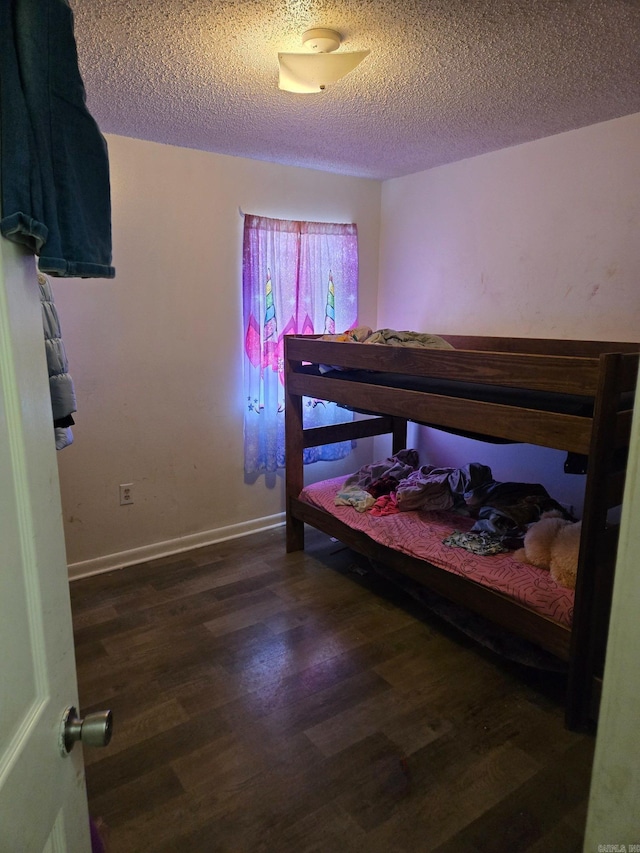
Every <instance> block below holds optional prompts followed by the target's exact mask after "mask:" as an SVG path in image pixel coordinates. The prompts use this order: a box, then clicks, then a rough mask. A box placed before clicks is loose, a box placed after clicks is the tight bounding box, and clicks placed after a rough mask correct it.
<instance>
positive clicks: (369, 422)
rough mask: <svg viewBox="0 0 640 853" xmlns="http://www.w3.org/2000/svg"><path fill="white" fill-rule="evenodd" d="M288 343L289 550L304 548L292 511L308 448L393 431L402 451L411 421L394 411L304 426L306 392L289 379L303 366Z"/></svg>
mask: <svg viewBox="0 0 640 853" xmlns="http://www.w3.org/2000/svg"><path fill="white" fill-rule="evenodd" d="M287 344H288V342H287V339H286V338H285V389H286V391H285V398H286V404H285V416H284V421H285V434H286V436H287V438H286V442H285V443H286V448H287V464H286V469H285V491H286V495H287V498H286V548H287V552H291V551H301V550H302V549H303V548H304V522H303V521H302V520H301V519H300V518H298V517H296V515H295V514H294V513H293V512H292V510H291V499H292V498H297V496H298V495H299V494H300V492H301V491H302V487H303V485H304V461H303V460H304V450H305V448H307V447H316V446H317V445H321V444H331V443H333V442H339V441H357V440H358V439H360V438H368V437H371V436H376V435H385V434H387V433H390V434H391V440H392V451H393V453H398V451H400V450H402V448H404V447H406V446H407V421H406V419H405V418H400V417H395V416H393V415H382V416H378V417H371V418H367V419H365V420H352V421H346V422H345V423H341V424H333V425H331V426H326V427H314V428H310V429H304V420H303V406H302V396H301V395H300V394H295V393H292V392H291V390H290V383H289V381H288V378H289V376H290V375H291V374H292V373H295V372H296V370H299V369H300V366H301V364H302V362H301V361H299V360H297V359H290V358H289V357H288V354H287V350H288V346H287Z"/></svg>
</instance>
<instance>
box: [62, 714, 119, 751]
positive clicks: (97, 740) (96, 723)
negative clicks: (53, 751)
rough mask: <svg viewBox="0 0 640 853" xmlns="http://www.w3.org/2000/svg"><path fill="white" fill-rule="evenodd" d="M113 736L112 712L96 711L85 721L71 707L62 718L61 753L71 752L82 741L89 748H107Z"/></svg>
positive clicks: (88, 715) (85, 718)
mask: <svg viewBox="0 0 640 853" xmlns="http://www.w3.org/2000/svg"><path fill="white" fill-rule="evenodd" d="M112 734H113V714H112V713H111V711H96V712H95V713H94V714H87V716H86V717H84V719H80V718H79V717H78V712H77V710H76V709H75V708H74V707H73V705H71V706H70V707H69V708H67V710H66V711H65V712H64V716H63V717H62V730H61V737H60V740H61V744H60V751H61V752H62V754H63V755H66V754H67V753H69V752H71V750H72V749H73V746H74V744H75V743H76V741H79V740H81V741H82V743H84V744H86V745H87V746H107V744H108V743H109V741H110V740H111V735H112Z"/></svg>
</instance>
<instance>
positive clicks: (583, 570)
mask: <svg viewBox="0 0 640 853" xmlns="http://www.w3.org/2000/svg"><path fill="white" fill-rule="evenodd" d="M441 340H443V341H444V342H445V344H444V345H445V346H449V347H452V348H450V349H441V348H437V349H432V348H427V347H424V348H423V347H402V346H400V347H397V346H385V345H381V344H375V345H374V344H367V343H358V342H349V343H345V342H337V341H333V340H326V339H323V338H321V337H315V336H306V335H301V336H290V337H287V338H286V339H285V379H286V381H285V384H286V394H287V406H286V412H285V418H286V427H287V429H286V433H287V450H286V452H287V473H286V480H287V547H288V549H289V550H296V549H299V548H302V547H304V524H305V523H307V524H311V525H313V526H315V527H317V528H319V529H321V530H323V531H324V532H326V533H328V534H330V535H332V536H335V537H336V538H337V539H339V540H341V541H343V542H344V543H345V544H347V545H349V546H350V547H352V548H354V549H355V550H356V551H359V552H361V553H363V554H365V555H366V556H368V557H369V558H371V559H372V560H376V561H379V562H382V563H385V564H386V565H389V566H390V567H392V568H393V569H395V570H396V571H399V572H401V573H402V574H405V575H408V576H409V577H411V578H413V579H414V580H416V581H417V582H418V583H420V584H423V585H424V586H426V587H428V588H429V589H431V590H432V591H435V592H437V593H439V594H440V595H443V596H445V597H446V598H448V599H450V600H452V601H454V602H456V603H457V604H461V605H463V606H465V607H467V608H469V609H471V610H472V611H474V612H476V613H479V614H480V615H482V616H484V617H486V618H487V619H489V620H491V621H494V622H495V623H496V624H498V625H500V626H501V627H503V628H506V629H507V630H509V631H512V632H514V633H515V634H516V635H518V636H520V637H523V638H525V639H526V640H529V641H531V642H533V643H535V644H537V645H538V646H540V647H541V648H543V649H545V650H546V651H549V652H551V653H552V654H553V655H555V656H557V657H558V658H559V659H561V660H563V661H566V662H567V664H568V668H569V689H568V698H567V724H568V725H570V726H571V727H572V728H577V727H584V726H585V725H586V724H587V721H588V720H591V719H593V718H594V717H595V715H596V707H597V699H598V696H597V692H598V680H599V678H600V676H601V674H602V668H603V664H604V651H605V647H606V631H607V628H608V610H609V601H610V594H611V587H612V582H613V565H614V559H615V544H616V531H615V527H613V526H611V525H609V524H608V522H607V515H608V511H609V509H610V508H611V507H613V506H616V505H619V504H620V503H621V502H622V492H623V487H624V474H625V458H626V453H625V450H626V447H627V446H628V441H629V434H630V426H631V417H632V412H633V396H634V391H635V386H636V380H637V372H638V352H639V351H640V344H638V343H632V342H607V341H604V342H603V341H560V340H547V339H524V338H496V337H479V336H449V335H444V336H441ZM303 396H305V397H315V398H318V399H324V400H331V401H334V402H336V403H338V404H339V405H343V406H344V407H346V408H349V409H352V410H355V411H358V412H362V413H365V414H367V415H369V416H370V417H368V418H366V419H359V420H352V421H350V422H347V423H344V424H338V425H335V426H333V427H322V428H315V429H305V428H304V426H303V422H302V397H303ZM407 421H414V422H417V423H420V424H425V425H429V426H433V427H436V428H439V429H445V430H449V431H452V432H456V433H461V434H464V435H470V436H472V437H482V438H485V439H488V440H496V441H499V442H501V441H517V442H524V443H528V444H536V445H542V446H546V447H552V448H556V449H560V450H565V451H568V452H570V453H572V454H578V455H580V456H583V457H585V458H586V459H588V471H587V478H586V485H585V504H584V511H583V530H582V539H581V545H580V559H579V570H578V581H577V585H576V591H575V600H574V602H573V612H570V611H571V607H570V606H569V610H567V609H566V608H565V610H564V611H563V612H564V616H563V617H561V618H554V617H553V616H550V615H549V614H547V613H543V612H540V611H539V610H536V609H535V608H532V607H531V606H530V605H528V604H527V602H526V601H521V600H517V599H514V598H513V597H511V596H510V595H509V594H506V593H505V592H504V591H502V590H499V589H492V588H490V587H488V586H486V585H484V584H483V583H479V582H478V581H477V580H475V579H469V578H468V577H465V576H464V573H463V574H462V575H461V574H460V573H456V572H455V571H454V572H451V571H443V569H442V568H441V567H440V566H438V564H437V561H436V562H435V563H434V562H432V561H429V560H428V559H425V558H424V557H422V558H421V557H417V556H415V555H411V554H407V553H403V552H402V550H399V549H398V548H397V547H393V542H389V543H388V544H381V542H380V541H375V539H374V538H373V537H372V536H371V535H370V534H369V533H367V532H366V531H364V530H359V529H357V527H358V525H357V524H355V523H354V522H353V520H351V521H349V520H348V519H346V518H345V517H344V513H343V514H342V517H340V513H339V512H336V511H335V510H332V509H331V508H330V507H329V505H328V503H329V502H328V501H327V500H326V498H325V501H324V505H323V504H322V501H321V500H318V501H316V500H315V498H314V496H313V490H312V492H307V493H303V474H302V452H303V450H304V448H305V447H310V446H314V445H318V444H325V443H329V442H332V441H338V440H345V439H348V438H359V437H364V436H373V435H381V434H384V433H391V434H392V437H393V452H394V453H395V452H398V451H399V450H400V449H401V448H402V447H405V446H406V423H407ZM489 559H490V558H489ZM567 613H568V614H569V615H568V616H567Z"/></svg>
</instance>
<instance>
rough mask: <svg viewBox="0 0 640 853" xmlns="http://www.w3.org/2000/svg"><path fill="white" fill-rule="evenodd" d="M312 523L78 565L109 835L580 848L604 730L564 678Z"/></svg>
mask: <svg viewBox="0 0 640 853" xmlns="http://www.w3.org/2000/svg"><path fill="white" fill-rule="evenodd" d="M366 568H367V566H366V564H364V563H363V562H362V560H361V559H360V558H359V557H357V556H356V555H354V554H353V553H352V552H350V551H348V550H346V549H344V548H343V547H342V546H341V545H340V544H339V543H336V542H334V541H331V540H330V539H328V538H327V537H325V536H323V535H322V534H319V533H317V532H314V531H309V533H308V545H307V550H306V551H305V552H304V553H303V552H298V553H294V554H289V555H287V554H285V549H284V531H283V530H282V529H278V530H272V531H267V532H265V533H260V534H255V535H253V536H250V537H246V538H243V539H237V540H234V541H230V542H224V543H221V544H218V545H214V546H209V547H207V548H202V549H198V550H196V551H193V552H190V553H188V554H183V555H179V556H177V557H173V558H166V559H162V560H156V561H153V562H148V563H144V564H141V565H138V566H133V567H131V568H127V569H123V570H121V571H116V572H111V573H109V574H105V575H100V576H96V577H93V578H86V579H83V580H80V581H76V582H74V583H72V584H71V597H72V607H73V614H74V627H75V639H76V655H77V664H78V679H79V689H80V702H81V707H82V710H83V712H84V713H86V712H88V711H91V710H98V709H102V708H111V709H112V710H113V713H114V721H115V725H114V736H113V740H112V743H111V745H110V746H109V747H107V748H106V749H104V750H98V749H95V750H85V761H86V765H87V785H88V792H89V805H90V811H91V813H92V815H93V816H94V817H100V818H102V819H103V820H104V821H105V823H106V824H107V825H108V827H109V833H110V848H109V849H110V853H145V851H149V852H150V853H169V851H172V853H173V852H174V851H185V853H187V851H188V853H198V851H202V853H218V851H220V853H311V851H318V853H334V851H335V853H339V851H360V852H361V853H396V851H398V853H404V852H405V851H412V853H417V851H439V853H445V851H446V853H454V851H455V853H465V851H469V853H471V851H473V852H474V853H492V852H493V851H495V853H505V851H518V853H524V851H529V853H543V852H544V853H568V851H576V853H577V851H580V850H581V849H582V834H583V830H584V823H585V817H586V804H587V797H588V789H589V777H590V771H591V763H592V757H593V746H594V743H593V738H592V737H591V736H589V735H583V734H576V733H573V732H569V731H567V730H565V728H564V722H563V708H562V692H563V688H564V683H563V682H564V677H563V676H562V674H560V673H557V672H548V671H541V670H539V669H531V668H526V667H523V666H520V665H517V664H514V663H510V662H507V661H505V660H504V659H502V658H499V657H497V656H496V655H494V654H493V653H492V652H490V651H488V650H487V649H485V648H483V647H482V646H480V645H478V644H476V643H475V642H473V641H472V640H470V639H468V638H467V637H466V636H465V635H463V634H460V633H458V632H457V631H456V630H454V629H453V628H451V627H449V625H448V624H447V623H445V622H442V621H440V619H439V618H438V617H436V616H433V615H431V614H430V613H429V612H426V611H424V609H422V608H421V606H420V605H419V604H418V603H417V602H415V601H414V599H412V598H410V597H409V596H408V595H406V594H405V593H404V592H402V591H400V590H398V589H397V588H396V587H395V586H393V585H391V584H390V583H389V582H388V581H387V580H384V579H381V578H380V577H379V576H377V575H376V574H375V573H371V572H366Z"/></svg>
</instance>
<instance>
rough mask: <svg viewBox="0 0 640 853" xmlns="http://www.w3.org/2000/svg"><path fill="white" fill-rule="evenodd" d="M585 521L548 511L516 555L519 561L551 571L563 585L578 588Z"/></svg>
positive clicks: (532, 527) (534, 526)
mask: <svg viewBox="0 0 640 853" xmlns="http://www.w3.org/2000/svg"><path fill="white" fill-rule="evenodd" d="M581 530H582V522H580V521H576V522H572V521H568V520H567V519H566V518H563V517H562V515H561V513H559V512H556V511H555V510H552V511H551V512H545V513H543V514H542V516H541V517H540V521H536V522H535V524H532V525H531V526H530V527H529V529H528V530H527V532H526V533H525V537H524V548H520V550H518V551H516V552H515V553H514V555H513V556H514V557H515V558H516V560H519V561H520V562H521V563H529V564H530V565H532V566H537V567H538V568H539V569H548V570H549V573H550V575H551V577H552V578H553V579H554V581H555V582H556V583H557V584H559V585H560V586H564V587H567V588H568V589H575V586H576V573H577V570H578V552H579V550H580V533H581Z"/></svg>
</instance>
